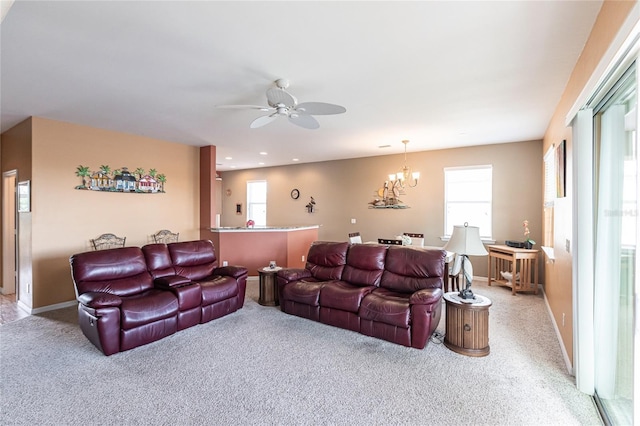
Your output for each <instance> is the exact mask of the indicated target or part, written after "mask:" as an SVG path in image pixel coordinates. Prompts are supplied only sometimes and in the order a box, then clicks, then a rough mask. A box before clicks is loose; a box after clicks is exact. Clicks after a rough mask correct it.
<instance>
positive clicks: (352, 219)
mask: <svg viewBox="0 0 640 426" xmlns="http://www.w3.org/2000/svg"><path fill="white" fill-rule="evenodd" d="M351 224H352V225H355V224H356V218H355V217H354V218H351Z"/></svg>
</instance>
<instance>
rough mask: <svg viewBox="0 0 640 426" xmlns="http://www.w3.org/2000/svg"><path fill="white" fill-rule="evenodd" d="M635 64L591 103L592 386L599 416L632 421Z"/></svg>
mask: <svg viewBox="0 0 640 426" xmlns="http://www.w3.org/2000/svg"><path fill="white" fill-rule="evenodd" d="M637 92H638V84H637V75H636V67H635V64H634V65H633V66H632V67H631V68H629V69H628V70H627V72H626V73H625V74H624V75H623V76H622V77H621V78H620V79H619V80H618V81H617V82H616V83H615V84H614V85H613V87H612V88H611V89H610V90H609V92H608V93H607V94H606V95H605V96H604V97H603V98H602V100H601V101H600V103H599V105H598V106H596V107H595V108H594V116H593V119H594V138H595V151H594V158H595V164H594V169H595V170H594V172H595V173H594V177H595V180H594V187H595V191H594V196H595V209H594V219H595V220H594V222H595V239H594V247H595V253H594V295H593V296H594V298H593V300H594V305H593V307H594V310H593V317H594V341H595V345H594V363H595V365H594V367H595V368H594V373H595V374H594V379H595V380H594V385H595V396H596V401H597V403H598V406H599V408H600V410H601V412H602V413H603V416H604V418H605V421H607V422H608V423H609V422H610V423H611V424H616V425H627V424H633V419H634V413H633V399H634V398H633V394H634V368H637V365H634V321H635V319H634V294H635V292H636V291H637V290H636V286H637V284H636V281H637V275H636V265H637V244H638V139H637V131H636V128H637V121H638V111H637Z"/></svg>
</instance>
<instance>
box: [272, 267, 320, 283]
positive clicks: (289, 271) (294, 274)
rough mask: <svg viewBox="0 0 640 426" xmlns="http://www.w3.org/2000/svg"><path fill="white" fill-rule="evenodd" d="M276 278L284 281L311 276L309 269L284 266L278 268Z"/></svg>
mask: <svg viewBox="0 0 640 426" xmlns="http://www.w3.org/2000/svg"><path fill="white" fill-rule="evenodd" d="M277 274H278V278H280V279H281V280H283V281H285V282H291V281H298V280H301V279H303V278H311V277H312V275H311V271H309V270H308V269H300V268H285V269H280V270H279V271H278V272H277Z"/></svg>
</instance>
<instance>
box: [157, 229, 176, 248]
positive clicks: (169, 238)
mask: <svg viewBox="0 0 640 426" xmlns="http://www.w3.org/2000/svg"><path fill="white" fill-rule="evenodd" d="M179 236H180V233H179V232H171V231H169V230H168V229H163V230H161V231H158V232H156V233H155V234H153V241H154V242H156V243H164V244H169V243H177V242H178V238H179Z"/></svg>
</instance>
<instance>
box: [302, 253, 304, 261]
mask: <svg viewBox="0 0 640 426" xmlns="http://www.w3.org/2000/svg"><path fill="white" fill-rule="evenodd" d="M302 261H303V262H304V254H303V255H302Z"/></svg>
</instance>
